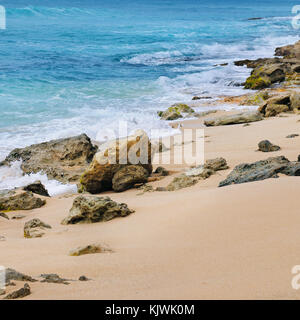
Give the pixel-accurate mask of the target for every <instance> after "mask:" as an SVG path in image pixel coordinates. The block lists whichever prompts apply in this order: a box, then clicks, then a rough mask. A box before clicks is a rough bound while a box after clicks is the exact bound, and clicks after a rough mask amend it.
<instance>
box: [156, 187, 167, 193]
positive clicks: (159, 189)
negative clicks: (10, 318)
mask: <svg viewBox="0 0 300 320" xmlns="http://www.w3.org/2000/svg"><path fill="white" fill-rule="evenodd" d="M155 191H160V192H163V191H168V190H167V188H165V187H157V188H156V189H155Z"/></svg>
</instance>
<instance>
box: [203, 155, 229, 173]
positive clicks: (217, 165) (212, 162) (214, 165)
mask: <svg viewBox="0 0 300 320" xmlns="http://www.w3.org/2000/svg"><path fill="white" fill-rule="evenodd" d="M204 168H205V169H210V170H213V171H219V170H226V169H228V168H229V167H228V165H227V162H226V160H225V159H224V158H215V159H209V160H206V162H205V164H204Z"/></svg>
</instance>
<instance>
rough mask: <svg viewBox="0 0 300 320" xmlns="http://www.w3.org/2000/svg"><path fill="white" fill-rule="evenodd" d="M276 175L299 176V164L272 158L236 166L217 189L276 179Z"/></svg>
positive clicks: (282, 158) (285, 159) (283, 158)
mask: <svg viewBox="0 0 300 320" xmlns="http://www.w3.org/2000/svg"><path fill="white" fill-rule="evenodd" d="M278 173H282V174H285V175H288V176H299V175H300V162H296V161H295V162H291V161H289V160H288V159H287V158H285V157H283V156H279V157H272V158H268V159H266V160H261V161H257V162H254V163H243V164H239V165H237V166H236V167H235V168H234V169H233V171H232V172H231V173H230V174H229V175H228V176H227V178H226V179H225V180H223V181H221V182H220V184H219V187H224V186H228V185H230V184H240V183H245V182H252V181H259V180H265V179H269V178H277V177H278Z"/></svg>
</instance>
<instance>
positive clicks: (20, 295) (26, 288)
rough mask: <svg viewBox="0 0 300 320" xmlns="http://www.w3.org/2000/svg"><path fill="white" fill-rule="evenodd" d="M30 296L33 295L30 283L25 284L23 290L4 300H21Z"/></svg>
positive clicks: (9, 295) (11, 294)
mask: <svg viewBox="0 0 300 320" xmlns="http://www.w3.org/2000/svg"><path fill="white" fill-rule="evenodd" d="M30 294H31V290H30V286H29V284H28V283H25V284H24V287H23V288H21V289H19V290H17V291H14V292H12V293H10V294H8V295H7V296H6V297H4V299H7V300H11V299H19V298H24V297H26V296H28V295H30Z"/></svg>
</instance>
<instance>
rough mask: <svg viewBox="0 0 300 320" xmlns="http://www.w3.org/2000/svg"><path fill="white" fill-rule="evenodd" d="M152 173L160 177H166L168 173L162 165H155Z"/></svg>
mask: <svg viewBox="0 0 300 320" xmlns="http://www.w3.org/2000/svg"><path fill="white" fill-rule="evenodd" d="M154 174H156V175H158V176H161V177H166V176H168V175H169V171H168V170H166V169H165V168H164V167H157V168H156V170H155V171H154Z"/></svg>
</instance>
